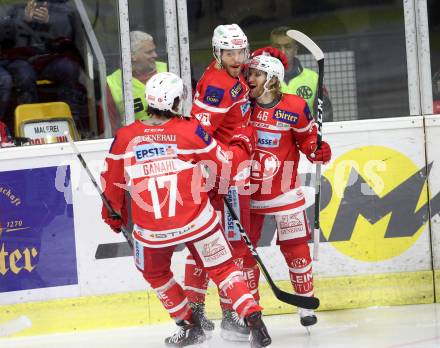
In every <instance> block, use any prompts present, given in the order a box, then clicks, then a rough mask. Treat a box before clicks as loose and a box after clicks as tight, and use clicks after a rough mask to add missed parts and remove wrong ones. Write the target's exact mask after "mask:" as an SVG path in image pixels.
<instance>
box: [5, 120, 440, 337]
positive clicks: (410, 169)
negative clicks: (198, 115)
mask: <svg viewBox="0 0 440 348" xmlns="http://www.w3.org/2000/svg"><path fill="white" fill-rule="evenodd" d="M437 117H438V116H437ZM425 137H426V138H425ZM324 138H325V139H326V140H327V141H328V142H329V143H331V145H332V150H333V159H332V162H331V163H330V164H329V165H326V166H324V167H323V168H322V173H323V177H322V189H321V190H322V192H321V193H322V198H321V215H320V218H321V229H322V236H321V244H320V260H319V261H318V262H316V263H315V264H314V269H315V280H316V295H317V296H318V297H320V299H321V309H322V310H326V309H342V308H355V307H368V306H380V305H397V304H410V303H431V302H433V301H434V291H435V290H434V289H435V288H437V287H435V286H434V280H435V281H436V282H437V283H438V282H439V281H440V276H439V274H438V272H436V270H438V269H440V267H439V262H440V240H439V239H440V237H439V232H440V231H439V229H440V221H439V216H438V213H439V211H440V195H439V193H440V168H439V164H440V151H439V150H438V148H439V147H440V140H439V139H440V127H439V121H438V119H437V118H436V116H432V117H425V118H423V117H406V118H393V119H378V120H365V121H350V122H335V123H332V124H325V125H324ZM110 143H111V140H97V141H87V142H80V143H78V147H79V150H80V151H81V152H82V153H83V156H84V158H85V160H86V161H87V163H88V165H89V167H90V169H91V171H92V173H93V174H94V175H95V177H96V178H98V173H99V172H100V170H101V169H102V164H103V158H104V156H105V153H106V152H107V150H108V148H109V146H110ZM425 144H426V146H425ZM300 173H301V178H302V181H303V183H304V191H305V192H306V196H307V205H308V210H307V212H308V216H309V219H310V221H313V201H314V188H313V187H314V184H313V180H314V166H312V165H311V164H308V162H307V161H306V160H304V161H302V163H301V165H300ZM427 173H429V177H428V178H429V179H428V180H426V179H427ZM428 184H429V186H428ZM100 210H101V203H100V198H99V196H98V194H97V193H96V190H95V188H94V187H93V185H92V184H91V183H90V180H89V178H88V177H87V174H86V172H85V171H84V170H83V169H82V167H81V165H80V163H79V161H78V160H77V158H76V157H75V156H74V155H73V154H72V151H71V148H70V147H69V145H68V144H52V145H40V146H33V147H28V148H25V147H23V148H14V149H1V151H0V223H1V226H0V227H1V234H0V243H1V245H0V324H1V323H2V322H6V321H8V320H11V319H14V318H17V317H19V316H21V315H24V316H26V317H28V318H29V319H30V320H31V321H32V324H33V325H32V326H31V327H30V328H27V329H25V330H22V331H20V332H19V333H17V334H18V335H32V334H40V333H53V332H64V331H72V330H81V329H92V328H103V327H118V326H130V325H141V324H145V323H155V322H158V321H163V320H168V316H167V314H166V313H165V311H164V310H163V309H162V308H161V306H160V303H159V302H158V300H157V299H156V296H155V294H154V293H152V292H151V291H146V290H145V289H146V283H145V282H144V280H143V278H142V276H141V275H140V273H138V271H137V270H136V269H135V267H134V263H133V259H132V257H130V256H121V257H115V255H116V254H118V250H119V253H121V252H122V254H124V247H125V246H124V245H123V244H121V243H123V242H124V240H123V237H122V236H121V235H117V234H115V233H113V232H112V231H111V230H110V229H109V228H108V227H107V226H106V225H105V224H104V223H103V222H102V220H101V218H100ZM430 216H431V218H430ZM265 229H266V232H265V235H266V237H265V238H263V240H262V243H261V247H260V249H259V250H260V254H261V257H262V259H263V260H264V262H265V264H266V265H267V268H268V269H269V272H270V274H271V275H272V276H273V277H274V279H276V280H277V282H278V284H279V285H280V286H282V287H283V288H284V289H286V290H288V291H291V286H290V282H289V281H288V279H289V278H288V273H287V268H286V267H285V265H284V260H283V258H282V256H281V254H280V253H279V250H278V248H277V247H276V246H275V245H274V240H273V239H274V238H273V235H274V233H275V230H274V226H273V222H272V221H271V220H268V221H267V222H266V225H265ZM310 245H311V244H310ZM311 246H312V245H311ZM185 256H186V251H185V250H183V251H179V252H177V253H176V254H175V257H174V265H175V267H174V268H173V271H174V274H175V276H176V278H177V279H179V280H181V279H182V275H183V270H184V267H183V265H184V259H185ZM261 292H262V298H263V300H262V303H263V306H264V307H265V310H266V313H267V314H270V313H288V312H292V311H293V309H292V308H289V307H287V306H286V305H284V304H282V303H280V302H277V300H276V299H275V298H274V297H273V295H272V294H271V293H270V290H269V289H268V288H267V286H265V284H263V285H262V289H261ZM217 303H218V301H217V295H216V294H215V290H214V289H213V288H212V287H211V288H210V290H209V296H208V312H209V314H210V315H211V316H218V315H219V309H218V304H217Z"/></svg>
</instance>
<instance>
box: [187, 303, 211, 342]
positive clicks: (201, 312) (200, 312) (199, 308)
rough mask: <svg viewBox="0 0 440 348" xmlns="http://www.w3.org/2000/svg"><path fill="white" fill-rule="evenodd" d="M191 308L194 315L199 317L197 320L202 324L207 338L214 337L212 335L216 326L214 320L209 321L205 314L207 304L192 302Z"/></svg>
mask: <svg viewBox="0 0 440 348" xmlns="http://www.w3.org/2000/svg"><path fill="white" fill-rule="evenodd" d="M189 306H190V307H191V309H192V311H193V313H194V315H195V316H196V317H197V319H198V320H199V322H200V325H201V326H202V329H203V331H205V335H206V337H207V338H211V337H212V333H213V331H214V328H215V324H214V322H213V321H212V320H209V319H208V317H207V316H206V312H205V304H204V303H196V302H190V303H189Z"/></svg>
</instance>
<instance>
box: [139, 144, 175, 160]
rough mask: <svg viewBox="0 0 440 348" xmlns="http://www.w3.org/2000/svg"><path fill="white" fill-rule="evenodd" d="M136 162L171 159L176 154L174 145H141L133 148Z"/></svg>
mask: <svg viewBox="0 0 440 348" xmlns="http://www.w3.org/2000/svg"><path fill="white" fill-rule="evenodd" d="M133 150H134V154H135V158H136V162H144V161H146V160H150V159H153V158H154V159H156V158H162V157H172V156H175V155H176V154H177V145H176V144H143V145H139V146H135V147H134V148H133Z"/></svg>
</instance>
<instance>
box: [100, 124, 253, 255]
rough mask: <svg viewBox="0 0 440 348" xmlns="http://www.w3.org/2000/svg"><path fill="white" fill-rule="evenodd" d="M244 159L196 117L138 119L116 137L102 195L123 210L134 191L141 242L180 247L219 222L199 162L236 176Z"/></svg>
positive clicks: (136, 233)
mask: <svg viewBox="0 0 440 348" xmlns="http://www.w3.org/2000/svg"><path fill="white" fill-rule="evenodd" d="M226 150H229V151H231V153H232V155H231V154H228V153H226ZM245 156H247V155H246V152H245V150H242V149H241V147H240V146H231V147H230V148H229V149H228V148H226V147H224V145H222V144H220V143H217V142H216V141H215V139H213V138H212V137H211V136H210V135H209V134H208V133H207V132H206V131H205V130H204V129H203V127H202V126H201V125H200V124H199V123H198V122H197V120H194V119H181V118H177V117H176V118H173V119H171V120H169V121H168V122H166V123H164V124H162V125H160V126H150V125H146V124H144V123H142V122H141V121H136V122H134V123H132V124H131V125H129V126H126V127H123V128H121V129H120V130H119V131H118V132H117V134H116V137H115V139H114V141H113V144H112V146H111V149H110V152H109V154H108V156H107V158H106V164H107V170H106V171H105V172H103V173H102V175H101V178H102V185H103V188H104V194H105V196H106V197H107V199H108V200H109V202H110V204H111V206H112V207H113V209H115V210H116V211H121V208H122V205H123V204H124V196H125V190H129V191H130V196H131V202H130V203H131V211H132V219H133V223H134V231H133V236H134V238H135V239H136V240H138V241H139V242H140V243H141V244H143V245H145V246H148V247H152V248H159V247H164V246H170V245H174V244H179V243H182V242H186V241H190V240H193V239H195V238H198V237H200V236H202V235H204V234H205V233H208V232H210V231H211V229H212V228H214V227H215V226H216V224H217V223H218V217H217V215H216V213H215V211H214V209H213V208H212V206H211V204H210V203H209V200H208V195H207V192H205V191H207V189H205V188H204V184H205V178H204V175H203V172H202V167H201V166H200V165H199V162H201V161H206V162H208V163H209V164H213V165H215V166H217V168H219V169H218V170H219V171H220V170H221V169H220V168H222V166H231V170H230V171H228V170H227V171H225V172H227V173H231V175H235V172H234V170H235V169H234V168H236V167H237V166H238V163H240V162H241V161H242V160H243V157H245ZM231 158H232V160H230V159H231Z"/></svg>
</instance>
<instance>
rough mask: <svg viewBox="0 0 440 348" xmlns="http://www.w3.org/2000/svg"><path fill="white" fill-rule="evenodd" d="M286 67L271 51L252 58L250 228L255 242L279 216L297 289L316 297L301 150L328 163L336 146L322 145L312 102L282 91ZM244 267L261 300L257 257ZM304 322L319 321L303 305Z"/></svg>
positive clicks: (280, 242)
mask: <svg viewBox="0 0 440 348" xmlns="http://www.w3.org/2000/svg"><path fill="white" fill-rule="evenodd" d="M283 77H284V66H283V64H282V63H281V61H280V60H279V59H277V58H275V57H272V56H270V55H259V56H256V57H254V58H252V60H251V62H250V64H249V74H248V83H249V87H250V96H251V98H253V99H254V101H255V105H254V107H253V111H252V116H251V123H252V124H253V125H254V127H255V129H256V132H257V147H256V150H255V153H254V157H253V163H252V172H251V191H252V196H251V225H252V226H251V230H250V238H251V241H252V243H253V244H254V245H255V246H256V245H257V243H258V240H259V239H260V236H261V231H262V226H263V222H264V217H265V216H267V215H274V216H275V221H276V225H277V244H278V245H279V246H280V249H281V253H282V254H283V256H284V259H285V261H286V263H287V266H288V268H289V274H290V279H291V282H292V285H293V288H294V290H295V292H296V293H297V294H298V295H302V296H313V274H312V260H311V258H310V251H309V247H308V244H307V241H308V240H309V239H310V227H309V224H308V222H307V218H306V214H305V199H304V195H303V193H302V191H301V189H300V187H299V186H300V183H299V179H298V178H297V169H298V163H299V160H300V152H302V153H303V154H305V155H306V156H307V158H308V159H309V160H310V161H311V162H313V163H315V162H323V163H325V162H328V161H330V158H331V149H330V146H329V144H328V143H326V142H325V141H323V142H322V145H321V147H320V148H319V149H317V129H316V124H315V122H314V119H313V116H312V115H311V113H310V110H309V108H308V106H307V103H306V102H305V100H304V99H302V98H301V97H298V96H296V95H291V94H287V93H286V94H283V93H281V92H280V81H283ZM244 267H246V268H253V269H254V273H253V274H254V280H255V281H254V282H248V285H250V286H251V288H250V290H251V291H252V293H253V294H254V296H255V299H256V300H257V301H258V300H259V294H258V280H259V269H258V267H257V265H256V262H255V260H253V259H252V258H250V257H246V258H245V262H244ZM299 315H300V321H301V324H302V325H304V326H310V325H313V324H315V323H316V322H317V318H316V315H315V313H314V311H313V310H307V309H302V308H299Z"/></svg>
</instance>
